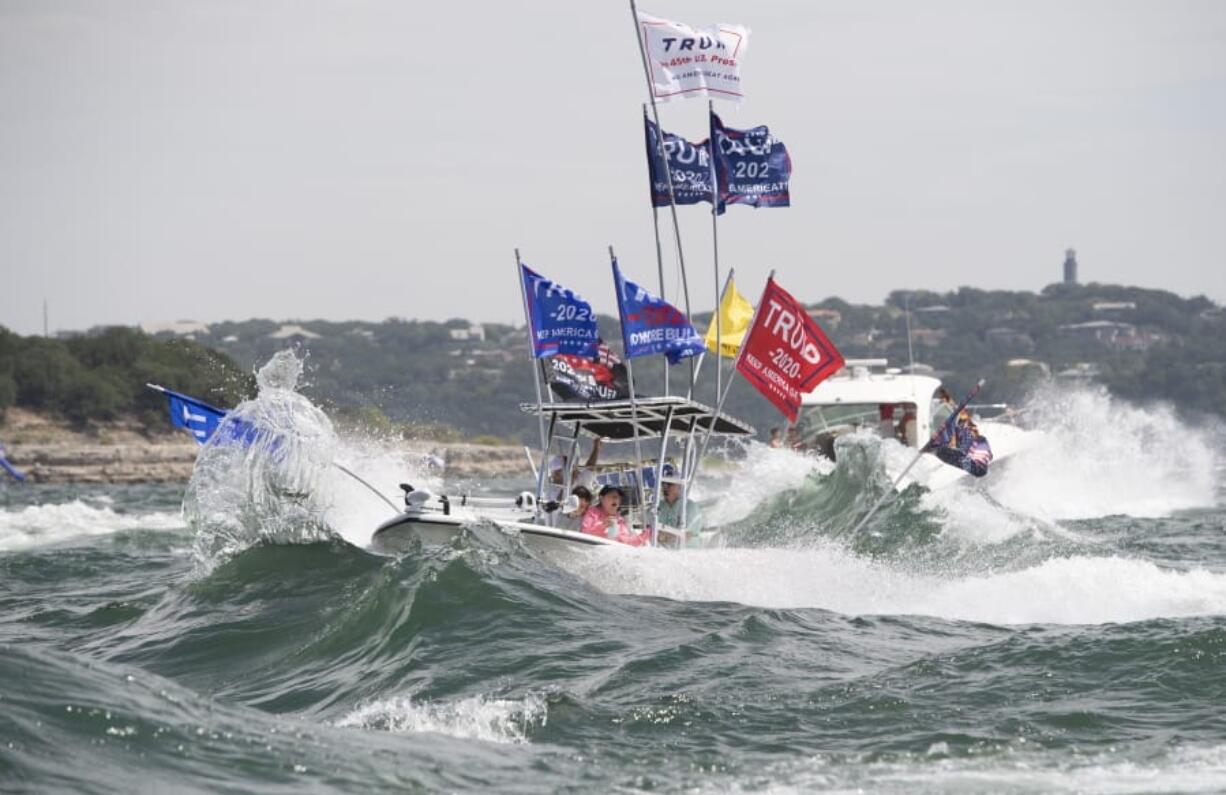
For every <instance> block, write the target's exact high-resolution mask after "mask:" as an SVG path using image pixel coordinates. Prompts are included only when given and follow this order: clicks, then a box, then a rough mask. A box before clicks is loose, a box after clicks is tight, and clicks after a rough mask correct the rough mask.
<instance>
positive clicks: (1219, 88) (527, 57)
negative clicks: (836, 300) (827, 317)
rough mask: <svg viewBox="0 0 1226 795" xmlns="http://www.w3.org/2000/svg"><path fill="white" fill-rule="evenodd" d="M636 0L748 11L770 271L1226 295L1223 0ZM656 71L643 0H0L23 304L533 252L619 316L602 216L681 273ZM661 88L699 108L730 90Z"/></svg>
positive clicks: (2, 266)
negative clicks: (637, 0)
mask: <svg viewBox="0 0 1226 795" xmlns="http://www.w3.org/2000/svg"><path fill="white" fill-rule="evenodd" d="M641 8H642V10H645V11H648V12H649V13H652V14H655V15H657V16H662V17H667V18H671V19H677V20H680V21H684V22H687V23H690V24H693V25H708V24H712V23H716V22H729V23H735V24H742V25H746V26H748V27H749V28H750V29H751V31H752V34H751V36H750V39H749V48H748V51H747V53H746V54H745V57H744V59H743V69H742V75H743V79H744V84H745V91H746V100H745V102H744V103H743V104H742V105H741V106H740V107H739V108H735V107H734V106H732V105H729V104H727V103H722V102H717V111H718V112H721V113H722V115H723V116H724V120H725V122H726V123H728V124H730V125H733V126H752V125H757V124H768V125H770V127H771V130H772V132H774V133H775V134H776V135H777V136H778V137H779V138H781V139H782V140H783V141H784V142H785V143H786V144H787V146H788V149H789V151H790V153H791V156H792V161H793V164H794V169H795V170H794V176H793V180H792V207H790V208H785V209H764V210H755V209H751V208H748V207H732V208H730V210H729V212H728V214H727V215H726V216H724V217H723V219H721V221H720V229H719V234H720V241H719V242H720V254H721V259H722V264H723V266H724V267H725V268H727V267H728V266H734V267H735V268H736V269H737V274H738V283H739V284H740V286H741V289H742V292H744V293H746V294H747V295H749V296H750V297H751V298H754V299H756V295H757V294H758V292H759V291H760V290H761V285H762V281H763V279H764V278H765V276H766V273H767V272H768V271H769V270H770V269H772V268H774V269H777V271H778V275H777V278H778V279H779V281H780V283H781V284H782V285H783V286H784V287H785V288H787V289H789V290H790V291H791V292H792V293H793V294H795V295H796V296H797V297H798V298H800V299H802V300H805V301H818V300H821V299H823V298H826V297H828V296H831V295H837V296H841V297H843V298H846V299H848V300H851V301H855V302H873V303H876V302H879V301H881V300H882V299H883V298H884V297H885V295H886V293H887V292H889V291H890V290H891V289H896V288H917V289H918V288H923V289H930V290H939V291H945V290H951V289H956V288H957V287H959V286H961V285H972V286H976V287H982V288H1004V289H1019V290H1039V289H1041V288H1042V287H1043V286H1044V285H1046V284H1049V283H1051V282H1053V281H1057V280H1059V278H1060V272H1061V263H1062V261H1063V257H1064V250H1065V248H1067V247H1069V246H1073V247H1075V248H1076V249H1077V251H1078V260H1079V262H1080V273H1081V277H1082V281H1102V282H1112V283H1124V284H1137V285H1142V286H1148V287H1161V288H1165V289H1169V290H1173V291H1175V292H1177V293H1180V294H1183V295H1193V294H1198V293H1203V294H1206V295H1208V296H1209V297H1210V298H1212V299H1214V300H1215V301H1218V302H1226V2H1218V0H1201V1H1199V2H1186V1H1181V0H1153V1H1152V2H1135V1H1129V0H1101V1H1098V2H1076V1H1074V0H1022V1H1019V2H985V1H984V0H966V2H950V1H949V0H928V1H927V2H922V3H921V2H910V1H909V0H908V2H860V1H859V0H854V1H853V0H846V1H845V2H822V1H821V0H814V1H813V2H807V1H806V2H801V1H800V0H797V1H796V2H767V1H765V0H763V1H760V2H753V3H746V2H723V1H715V0H707V1H705V2H699V1H698V0H644V4H643V5H642V6H641ZM645 99H646V88H645V82H644V79H643V74H642V71H641V65H640V61H639V55H638V51H637V45H636V42H635V36H634V26H633V22H632V18H631V15H630V10H629V6H628V3H626V2H621V1H620V0H608V1H607V2H605V1H604V0H601V1H600V2H595V1H594V0H587V1H586V2H576V1H575V0H571V2H562V1H561V0H558V1H556V2H523V3H463V2H450V3H420V2H418V3H408V2H394V1H393V0H385V1H376V0H365V1H363V0H357V1H355V0H347V1H346V2H322V1H321V2H305V1H303V2H300V1H299V0H293V1H292V2H290V1H288V0H287V1H286V2H259V1H258V0H233V1H231V0H210V1H209V2H184V1H183V0H146V1H145V2H131V1H127V0H76V1H75V2H64V1H58V0H0V277H2V278H0V325H4V326H7V327H9V328H10V329H12V330H15V331H18V332H20V333H24V334H29V333H34V332H38V331H41V329H42V322H43V320H42V301H43V299H44V297H45V298H46V299H47V300H48V302H49V305H50V318H51V328H52V330H55V329H82V328H86V327H89V326H93V325H97V324H136V323H140V322H154V321H164V320H172V319H187V318H190V319H195V320H200V321H205V322H210V321H217V320H241V319H247V318H251V317H269V318H274V319H314V318H325V319H334V320H341V319H362V320H371V321H379V320H383V319H384V318H387V317H390V316H397V317H407V318H419V319H446V318H450V317H466V318H470V319H474V320H485V321H502V322H511V321H515V322H520V321H521V320H522V308H521V303H520V300H519V296H518V293H517V287H516V282H515V271H514V256H513V253H512V250H513V248H514V247H516V246H518V247H520V248H521V250H522V252H523V255H524V258H525V260H526V261H527V262H529V263H530V264H531V265H533V267H535V268H537V269H538V270H540V271H541V272H542V273H544V274H545V275H546V276H549V277H552V278H555V279H557V280H558V281H560V282H562V283H564V284H566V285H567V286H571V287H573V288H575V289H576V290H578V291H579V292H580V293H581V294H583V295H584V296H585V297H586V298H588V299H589V300H590V301H591V302H592V303H593V305H594V306H595V307H596V308H597V310H598V311H601V312H606V313H613V312H614V311H615V302H614V294H613V290H612V284H611V279H610V276H609V268H608V260H607V255H606V246H607V245H609V244H612V245H614V246H615V247H616V248H617V249H618V254H619V256H620V259H621V262H622V266H623V269H624V270H625V271H626V273H627V275H628V276H629V277H630V278H634V279H636V280H638V281H641V282H643V283H645V284H655V278H656V277H655V274H656V262H655V248H654V243H653V238H652V223H651V210H650V206H649V203H648V199H647V177H646V165H645V162H644V154H643V134H642V127H641V110H640V103H641V102H643V101H644V100H645ZM660 112H661V114H662V118H663V121H664V125H665V128H666V129H668V130H670V131H672V132H676V133H679V134H683V135H686V136H688V137H690V139H691V140H700V139H701V138H703V137H705V135H706V133H705V130H706V102H705V100H689V101H685V102H681V103H672V104H669V105H665V106H662V107H661V111H660ZM679 212H680V215H681V224H682V239H683V242H684V244H685V251H686V255H687V260H688V265H689V273H690V281H691V295H692V297H693V299H694V304H695V309H696V310H699V309H709V308H710V306H711V304H712V302H713V294H714V285H713V283H712V282H713V278H714V277H713V275H712V267H711V223H710V215H709V211H708V210H707V209H706V205H702V206H699V207H685V208H681V209H680V211H679ZM661 220H662V221H663V220H664V217H662V219H661ZM670 262H671V261H670ZM669 273H670V276H669V280H668V281H669V285H668V287H666V292H668V293H669V294H670V295H672V294H675V287H676V275H675V267H673V266H672V265H671V264H670V266H669Z"/></svg>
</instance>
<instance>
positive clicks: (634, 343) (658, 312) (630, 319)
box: [613, 259, 707, 364]
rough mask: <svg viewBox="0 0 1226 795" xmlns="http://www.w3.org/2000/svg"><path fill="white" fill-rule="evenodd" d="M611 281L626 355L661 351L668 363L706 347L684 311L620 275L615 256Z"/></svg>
mask: <svg viewBox="0 0 1226 795" xmlns="http://www.w3.org/2000/svg"><path fill="white" fill-rule="evenodd" d="M613 284H614V285H615V286H616V287H617V311H618V313H619V314H620V315H621V323H622V343H623V344H624V345H625V348H626V357H627V358H631V359H633V358H634V357H636V356H651V355H652V354H656V353H662V354H664V355H665V356H667V357H668V363H669V364H676V363H677V362H679V361H681V360H682V359H688V358H690V357H691V356H697V355H698V354H700V353H702V352H703V351H704V350H706V347H707V346H706V343H705V342H704V341H703V339H702V337H701V336H699V334H698V332H697V331H695V330H694V327H693V326H692V325H690V321H689V320H687V319H686V317H685V315H684V314H683V313H682V312H681V311H680V310H679V309H677V307H675V306H673V305H672V304H670V303H668V302H667V301H665V300H664V299H662V298H657V297H656V296H654V295H652V294H651V293H649V292H648V291H646V290H644V289H643V288H642V287H640V286H638V285H637V284H635V283H634V282H632V281H630V280H629V279H627V278H625V277H624V276H622V272H621V269H620V268H618V267H617V260H616V259H614V260H613Z"/></svg>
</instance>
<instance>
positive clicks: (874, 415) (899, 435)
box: [793, 403, 919, 459]
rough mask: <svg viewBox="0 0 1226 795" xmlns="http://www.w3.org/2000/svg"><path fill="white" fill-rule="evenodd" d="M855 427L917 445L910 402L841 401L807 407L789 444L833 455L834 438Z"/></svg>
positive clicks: (911, 445) (916, 432) (851, 431)
mask: <svg viewBox="0 0 1226 795" xmlns="http://www.w3.org/2000/svg"><path fill="white" fill-rule="evenodd" d="M858 430H871V431H873V432H875V433H876V434H877V435H879V436H881V437H882V438H885V439H897V440H898V441H900V442H902V443H903V444H906V445H907V446H909V447H916V446H917V434H918V432H919V429H918V428H917V427H916V410H915V404H914V403H841V404H838V405H833V406H809V407H807V408H805V409H804V410H803V411H802V412H801V415H800V419H799V421H798V422H797V425H796V428H795V431H794V436H793V440H794V441H793V444H794V445H796V446H799V447H800V448H802V449H815V450H818V451H819V452H821V453H822V454H823V455H825V456H826V457H827V458H831V459H833V458H834V440H835V439H837V438H838V437H840V436H843V435H844V434H848V433H854V432H856V431H858Z"/></svg>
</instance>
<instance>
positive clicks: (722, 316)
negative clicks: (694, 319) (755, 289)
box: [706, 279, 753, 359]
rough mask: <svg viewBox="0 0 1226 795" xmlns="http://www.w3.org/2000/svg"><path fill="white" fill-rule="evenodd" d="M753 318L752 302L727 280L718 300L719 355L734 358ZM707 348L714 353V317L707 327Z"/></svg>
mask: <svg viewBox="0 0 1226 795" xmlns="http://www.w3.org/2000/svg"><path fill="white" fill-rule="evenodd" d="M752 320H753V304H751V303H749V301H747V300H745V296H743V295H741V294H740V293H738V292H737V291H736V285H735V284H733V282H732V280H731V279H729V280H728V289H727V290H725V291H724V297H723V299H722V300H721V301H720V302H719V355H720V356H723V357H725V358H727V359H734V358H736V354H737V351H739V350H740V349H741V342H743V341H744V339H745V332H747V331H749V323H750V321H752ZM706 343H707V350H709V351H711V352H712V353H715V318H714V317H712V318H711V325H710V326H708V327H707V336H706Z"/></svg>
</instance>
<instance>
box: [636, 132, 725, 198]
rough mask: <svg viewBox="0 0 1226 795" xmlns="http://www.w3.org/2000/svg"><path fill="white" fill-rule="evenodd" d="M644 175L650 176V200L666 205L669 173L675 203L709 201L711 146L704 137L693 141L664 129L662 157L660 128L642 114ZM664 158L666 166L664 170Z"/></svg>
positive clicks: (710, 191)
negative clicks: (645, 157) (645, 146)
mask: <svg viewBox="0 0 1226 795" xmlns="http://www.w3.org/2000/svg"><path fill="white" fill-rule="evenodd" d="M643 124H644V126H645V127H646V131H647V175H648V178H649V179H650V180H651V204H652V206H654V207H667V206H668V205H669V203H670V202H669V194H668V178H669V174H670V173H671V174H672V179H673V197H674V198H676V200H677V204H698V203H699V202H710V201H711V194H712V192H713V191H712V190H711V148H710V146H708V145H707V142H706V141H703V142H702V143H697V144H693V143H690V142H689V141H687V140H685V139H684V138H682V137H681V136H680V135H673V134H672V133H670V132H668V131H665V132H664V158H661V157H660V128H659V127H657V126H656V123H655V122H653V121H652V120H651V119H649V118H647V117H646V116H644V117H643ZM665 159H667V161H668V170H667V171H666V170H665V167H664V163H665Z"/></svg>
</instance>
